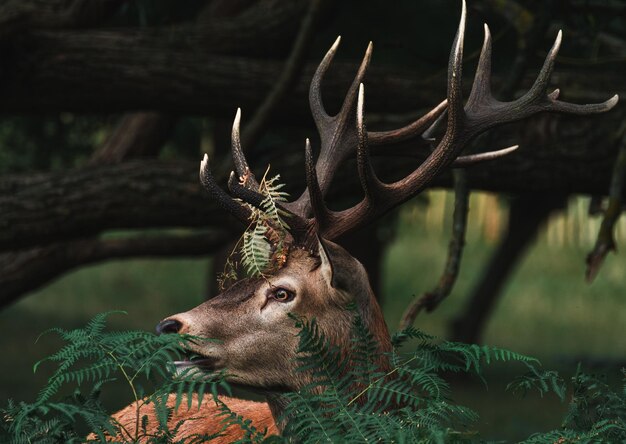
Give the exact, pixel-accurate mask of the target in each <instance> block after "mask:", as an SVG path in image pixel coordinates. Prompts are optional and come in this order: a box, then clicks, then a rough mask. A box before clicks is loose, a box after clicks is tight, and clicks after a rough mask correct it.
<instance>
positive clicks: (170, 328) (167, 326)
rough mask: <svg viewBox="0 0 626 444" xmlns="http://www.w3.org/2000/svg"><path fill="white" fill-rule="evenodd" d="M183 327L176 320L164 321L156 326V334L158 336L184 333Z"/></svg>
mask: <svg viewBox="0 0 626 444" xmlns="http://www.w3.org/2000/svg"><path fill="white" fill-rule="evenodd" d="M183 327H184V325H183V323H182V322H180V321H178V320H176V319H171V318H169V319H164V320H162V321H161V322H159V323H158V324H157V326H156V332H157V333H158V334H160V335H162V334H168V333H184V332H183V331H182V330H183V329H184V328H183ZM185 330H186V329H185Z"/></svg>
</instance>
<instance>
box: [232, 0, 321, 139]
mask: <svg viewBox="0 0 626 444" xmlns="http://www.w3.org/2000/svg"><path fill="white" fill-rule="evenodd" d="M322 3H323V0H310V4H309V9H308V10H307V13H306V15H305V16H304V18H303V19H302V24H301V26H300V32H299V33H298V37H297V38H296V41H295V42H294V44H293V47H292V49H291V53H290V54H289V57H288V58H287V61H286V62H285V66H284V68H283V70H282V72H281V74H280V77H279V78H278V79H277V80H276V83H275V84H274V86H273V88H272V89H271V90H270V92H269V93H268V95H267V97H265V99H264V100H263V102H262V103H261V105H260V106H259V107H258V108H257V110H256V111H255V113H254V116H253V117H252V120H251V121H250V123H249V124H248V125H246V126H245V127H244V131H243V133H242V135H241V143H242V146H244V147H250V146H254V145H255V144H256V142H257V140H258V139H259V137H260V136H261V134H262V133H263V129H264V128H265V127H266V126H267V123H268V122H269V120H270V118H271V116H272V114H273V113H274V112H275V110H276V107H277V106H278V105H279V104H280V103H281V102H282V101H283V100H284V98H285V95H286V94H287V93H288V92H289V91H290V90H291V89H292V88H293V87H294V85H295V83H296V81H297V80H298V77H299V76H300V74H301V73H302V70H303V68H304V64H305V62H306V60H305V56H306V52H307V49H308V48H309V46H310V44H311V40H312V39H313V31H314V30H315V25H316V23H317V19H318V16H319V14H320V12H321V10H322Z"/></svg>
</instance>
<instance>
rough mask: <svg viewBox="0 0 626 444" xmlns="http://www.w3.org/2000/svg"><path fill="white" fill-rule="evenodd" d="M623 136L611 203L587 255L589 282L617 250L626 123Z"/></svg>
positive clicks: (624, 174)
mask: <svg viewBox="0 0 626 444" xmlns="http://www.w3.org/2000/svg"><path fill="white" fill-rule="evenodd" d="M621 134H622V135H621V137H620V138H619V152H618V155H617V160H616V161H615V168H614V169H613V174H612V177H611V187H610V191H609V203H608V206H607V208H606V210H605V211H604V218H603V219H602V224H601V225H600V231H599V232H598V239H597V240H596V244H595V246H594V247H593V250H592V251H591V252H590V253H589V254H588V255H587V260H586V262H587V270H586V272H585V278H586V279H587V282H592V281H593V280H594V278H595V277H596V275H597V274H598V271H600V267H601V266H602V264H603V263H604V259H605V258H606V255H607V254H608V252H609V251H615V249H616V245H615V238H614V235H613V232H614V231H615V224H616V223H617V221H618V220H619V217H620V215H621V214H622V210H623V206H624V202H625V200H626V199H625V198H624V194H625V193H626V191H625V188H624V185H625V184H626V124H624V125H622V129H621Z"/></svg>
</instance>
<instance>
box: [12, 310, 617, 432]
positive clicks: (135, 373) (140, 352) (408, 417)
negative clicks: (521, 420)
mask: <svg viewBox="0 0 626 444" xmlns="http://www.w3.org/2000/svg"><path fill="white" fill-rule="evenodd" d="M109 315H110V313H104V314H101V315H98V316H96V317H95V318H94V319H93V320H91V321H90V322H89V323H88V324H87V326H86V327H85V328H82V329H77V330H71V331H66V330H61V329H53V330H52V331H53V332H56V333H57V334H59V335H60V336H61V338H62V339H63V340H64V341H65V342H66V344H65V345H64V346H63V347H62V348H61V349H60V350H59V351H58V352H57V353H54V354H53V355H51V356H49V357H47V358H45V359H44V360H42V361H40V362H39V363H37V364H36V365H35V369H37V367H38V366H40V364H41V363H43V362H52V363H54V364H56V365H57V367H56V370H55V371H54V372H53V374H52V376H51V377H50V379H49V381H48V384H47V385H46V387H44V388H43V389H42V390H41V391H40V393H39V396H38V398H37V400H36V401H35V402H34V403H30V404H28V403H24V402H20V403H14V402H12V401H9V403H8V405H7V407H5V408H4V409H3V410H2V412H1V414H2V418H3V420H2V422H1V423H0V442H11V443H59V442H64V443H65V442H68V443H73V442H84V437H85V435H86V434H87V433H88V432H92V433H94V436H95V437H96V439H100V440H104V439H105V438H106V437H107V436H121V437H123V440H124V442H137V441H139V440H142V442H151V443H173V442H177V441H176V439H177V438H176V434H177V432H178V430H179V429H180V427H181V426H182V425H183V422H182V421H179V422H178V423H177V424H173V425H172V424H170V423H168V419H169V418H171V417H172V414H173V413H174V412H175V411H176V410H177V409H178V408H179V407H180V406H181V405H183V403H186V404H187V407H188V408H189V407H191V402H192V395H194V394H195V396H196V399H198V400H199V403H200V402H202V399H203V398H206V397H208V396H211V397H212V399H211V402H215V403H217V406H218V410H219V414H218V418H213V419H207V420H213V421H214V422H220V423H221V424H223V429H222V430H225V429H226V428H227V427H229V426H231V425H236V426H238V427H240V428H241V429H242V436H243V438H242V439H241V440H240V441H239V442H242V443H244V442H245V443H275V442H276V443H282V442H303V443H309V442H311V443H318V442H368V443H369V442H397V443H403V442H411V443H412V442H429V443H430V442H441V443H443V442H467V441H477V440H479V436H478V435H477V433H476V432H475V431H474V429H473V427H474V424H475V423H476V421H477V419H478V415H477V414H476V413H475V412H473V411H472V410H471V409H469V408H467V407H463V406H460V405H457V404H455V403H453V402H452V401H451V396H450V391H451V389H450V386H449V384H448V383H447V382H446V381H445V379H444V378H443V377H442V374H449V373H450V372H462V373H468V372H469V373H473V374H477V375H479V376H480V375H481V373H482V370H483V368H484V366H485V365H488V364H489V363H491V362H494V361H504V362H507V361H517V362H521V363H523V364H524V365H525V366H526V367H527V370H528V371H527V373H526V374H524V375H521V376H520V377H518V378H517V379H516V380H515V381H513V382H512V383H511V384H510V385H509V387H508V388H509V390H512V391H514V392H522V393H523V392H526V391H529V390H539V392H540V393H541V394H545V393H548V392H554V393H556V394H557V395H558V396H559V397H561V398H564V396H565V393H566V389H565V383H564V381H563V380H562V379H561V378H560V377H559V376H558V374H557V373H556V372H553V371H544V370H541V368H540V367H539V363H538V362H537V361H536V360H535V359H533V358H530V357H528V356H524V355H521V354H517V353H514V352H510V351H507V350H503V349H500V348H496V347H485V346H476V345H467V344H459V343H454V342H445V341H444V342H437V341H436V340H435V338H433V337H432V336H429V335H426V334H424V333H422V332H420V331H419V330H416V329H414V328H409V329H407V330H404V331H402V332H400V333H398V334H396V335H395V336H394V338H393V344H394V346H395V348H394V351H393V352H392V353H391V355H390V356H388V358H389V360H390V362H391V364H392V365H391V369H389V368H386V369H385V370H384V371H383V370H382V369H381V368H380V367H379V366H378V364H377V362H380V361H379V359H378V358H380V356H379V355H378V351H377V350H378V347H377V343H376V341H375V339H374V337H373V336H372V334H371V333H370V332H369V331H368V330H367V328H366V327H365V325H364V323H363V322H362V320H361V319H360V318H359V317H358V316H357V315H356V313H355V316H354V319H355V320H354V325H353V329H352V342H351V347H350V350H348V351H347V355H346V350H343V351H342V350H340V349H339V348H338V347H337V346H335V345H333V344H332V343H331V342H330V341H329V340H328V339H327V338H326V337H324V335H323V334H322V332H321V330H320V328H319V326H318V324H317V323H316V321H315V320H314V319H311V320H308V319H304V318H297V317H293V319H294V322H295V324H296V327H298V329H299V333H298V335H299V349H298V363H299V365H298V371H300V372H307V374H308V376H309V378H310V381H311V382H310V384H308V385H307V386H306V387H303V388H302V389H301V390H300V391H298V392H295V393H287V394H283V395H281V396H282V397H283V398H284V399H283V400H282V401H284V404H285V406H286V407H285V409H284V412H283V414H282V417H281V418H279V421H280V422H281V424H284V430H283V436H280V437H279V436H270V437H267V436H266V435H265V433H264V431H260V430H257V429H255V427H254V426H253V424H251V422H250V421H249V420H247V419H245V418H243V417H241V416H238V415H237V414H235V413H234V412H232V411H231V410H230V409H229V408H228V406H226V404H224V403H223V402H222V401H220V399H219V398H218V397H217V392H218V389H219V390H221V391H224V392H226V393H229V392H230V389H229V387H228V384H227V383H226V382H225V381H224V375H216V376H211V377H208V376H206V375H203V374H202V375H201V374H197V373H194V372H191V371H190V372H183V373H180V374H178V375H175V376H174V375H173V374H172V372H171V371H169V369H168V368H169V365H168V364H169V362H171V361H172V360H173V359H177V358H178V357H179V355H180V354H181V353H183V349H184V347H185V344H186V343H188V342H189V341H192V340H193V341H198V340H204V339H200V338H193V337H188V336H184V335H175V334H170V335H162V336H156V335H154V334H151V333H145V332H137V331H128V332H108V331H105V321H106V318H107V317H108V316H109ZM409 339H411V340H413V341H414V342H416V344H417V345H415V347H414V349H413V350H412V351H411V352H408V353H401V352H399V351H398V349H399V347H400V346H401V345H402V344H403V343H405V342H406V341H407V340H409ZM624 376H625V383H626V373H625V375H624ZM116 379H117V380H119V381H121V382H123V383H124V384H125V385H126V386H127V387H128V392H129V395H130V396H129V398H130V399H129V401H132V400H135V401H137V404H136V405H137V406H138V407H137V415H136V420H135V424H134V426H133V427H128V426H124V425H122V424H119V423H116V422H115V421H114V420H112V419H111V418H110V416H109V412H107V411H106V409H105V408H104V407H103V405H102V404H101V403H100V401H99V394H100V392H101V391H102V390H103V389H106V387H107V386H108V385H109V384H110V383H111V382H112V381H114V380H116ZM68 385H69V386H74V387H75V389H74V392H73V393H72V394H71V395H69V396H65V397H64V398H61V399H58V398H59V397H60V393H61V391H62V389H63V387H66V386H68ZM571 385H572V387H573V395H572V398H571V402H570V405H569V410H568V413H567V416H566V418H565V419H564V421H563V424H562V426H561V428H559V429H557V430H553V431H551V432H548V433H542V434H535V435H532V436H531V437H530V438H529V439H528V440H527V441H526V442H528V443H554V442H558V443H568V442H571V443H574V442H576V443H584V442H624V441H625V440H626V384H625V385H624V387H623V389H622V390H621V391H615V390H613V389H611V388H610V387H609V386H608V385H607V384H606V383H605V382H603V381H602V380H601V379H599V378H598V377H594V376H589V375H586V374H584V373H583V372H581V371H578V372H577V373H576V375H575V376H574V377H573V378H572V380H571ZM85 388H87V390H85ZM171 393H173V394H174V395H175V399H176V402H175V405H173V406H172V405H171V404H167V403H166V400H167V399H168V396H170V394H171ZM147 403H152V404H153V405H154V410H155V412H156V416H157V421H158V427H157V431H156V432H149V431H148V430H147V427H146V422H147V417H145V416H142V414H141V413H140V407H141V405H145V404H147ZM195 419H199V418H195ZM219 436H220V433H217V434H215V435H212V436H200V435H194V436H188V437H186V438H185V439H184V440H182V441H180V442H185V443H201V442H210V441H211V440H213V439H214V438H217V437H219Z"/></svg>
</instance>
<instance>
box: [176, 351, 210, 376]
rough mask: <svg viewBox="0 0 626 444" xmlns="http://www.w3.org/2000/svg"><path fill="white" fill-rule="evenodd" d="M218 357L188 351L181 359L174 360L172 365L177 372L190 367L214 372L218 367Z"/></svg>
mask: <svg viewBox="0 0 626 444" xmlns="http://www.w3.org/2000/svg"><path fill="white" fill-rule="evenodd" d="M217 363H218V359H217V358H214V357H210V356H203V355H199V354H197V353H194V352H187V353H185V355H184V356H183V359H182V360H180V361H173V362H172V365H173V366H174V368H175V371H176V373H177V374H180V373H182V372H185V371H186V370H188V369H198V370H201V371H204V372H214V371H216V370H217V369H218V368H217Z"/></svg>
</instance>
